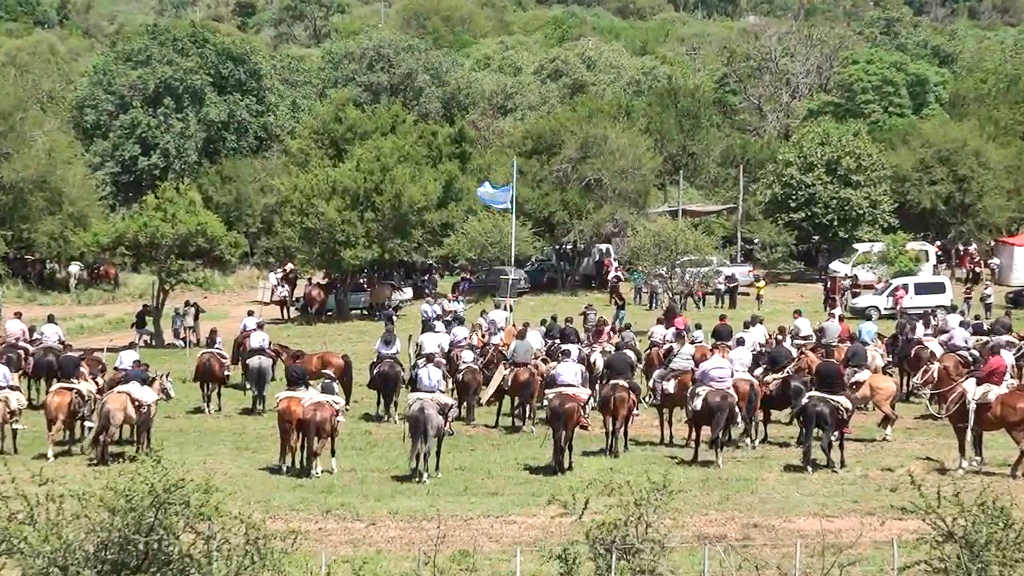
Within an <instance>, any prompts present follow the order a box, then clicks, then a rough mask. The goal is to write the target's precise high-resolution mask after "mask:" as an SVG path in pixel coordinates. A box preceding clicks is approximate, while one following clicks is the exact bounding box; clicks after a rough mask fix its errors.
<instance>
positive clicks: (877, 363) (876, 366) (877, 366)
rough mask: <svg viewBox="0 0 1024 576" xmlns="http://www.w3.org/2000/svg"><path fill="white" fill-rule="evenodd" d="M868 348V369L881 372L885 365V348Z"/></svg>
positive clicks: (876, 372) (877, 372)
mask: <svg viewBox="0 0 1024 576" xmlns="http://www.w3.org/2000/svg"><path fill="white" fill-rule="evenodd" d="M867 350H868V371H869V372H873V373H875V374H881V373H882V369H883V368H884V367H885V350H883V349H881V348H878V347H877V346H871V347H869V348H868V349H867Z"/></svg>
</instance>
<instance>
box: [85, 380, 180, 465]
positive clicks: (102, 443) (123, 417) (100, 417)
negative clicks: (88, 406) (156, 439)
mask: <svg viewBox="0 0 1024 576" xmlns="http://www.w3.org/2000/svg"><path fill="white" fill-rule="evenodd" d="M149 387H150V388H151V389H152V390H153V391H154V392H156V394H157V397H158V398H160V399H164V400H172V399H173V398H174V385H173V383H172V382H171V374H170V372H168V373H166V374H157V375H156V376H154V377H153V382H152V383H151V384H150V386H149ZM156 409H157V404H153V405H152V406H149V407H148V409H147V410H145V411H141V412H140V411H138V410H136V408H135V403H134V402H133V401H132V398H131V397H130V396H129V395H128V394H127V393H124V392H113V393H110V394H107V395H106V396H104V397H103V399H102V400H100V405H99V408H97V410H96V428H95V429H94V430H93V431H92V438H91V440H90V442H89V445H90V447H91V449H92V450H94V451H95V452H96V463H97V464H101V465H106V464H109V463H110V444H111V443H112V442H113V440H114V430H117V429H120V427H121V425H122V424H128V425H129V426H132V427H134V428H135V453H136V454H138V453H139V452H140V451H142V449H143V448H145V449H146V451H147V452H148V451H150V450H151V449H152V434H151V433H152V428H153V421H154V420H155V419H156Z"/></svg>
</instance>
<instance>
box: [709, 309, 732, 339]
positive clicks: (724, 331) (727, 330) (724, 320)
mask: <svg viewBox="0 0 1024 576" xmlns="http://www.w3.org/2000/svg"><path fill="white" fill-rule="evenodd" d="M711 340H712V341H713V342H716V343H717V342H725V343H730V342H732V326H729V317H728V316H726V315H725V314H719V315H718V324H715V327H714V328H712V329H711Z"/></svg>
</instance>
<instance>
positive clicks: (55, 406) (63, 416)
mask: <svg viewBox="0 0 1024 576" xmlns="http://www.w3.org/2000/svg"><path fill="white" fill-rule="evenodd" d="M56 386H57V385H55V386H54V388H52V389H51V390H50V392H49V393H48V394H47V395H46V400H44V401H43V414H44V416H45V417H46V444H47V450H46V461H47V462H53V460H54V457H53V446H54V444H56V443H57V435H58V434H60V433H61V432H64V434H65V435H70V439H69V440H68V443H67V445H66V446H67V450H66V452H67V453H68V454H71V447H72V446H73V445H74V444H75V442H76V439H75V428H76V426H75V424H76V423H78V420H79V418H80V417H81V416H82V413H83V411H84V410H85V408H86V406H85V402H86V400H85V399H84V398H82V397H81V396H80V395H79V394H78V393H77V392H75V391H74V390H70V389H68V388H57V387H56ZM82 437H83V438H84V437H85V423H84V422H82ZM82 450H83V451H84V450H85V446H82Z"/></svg>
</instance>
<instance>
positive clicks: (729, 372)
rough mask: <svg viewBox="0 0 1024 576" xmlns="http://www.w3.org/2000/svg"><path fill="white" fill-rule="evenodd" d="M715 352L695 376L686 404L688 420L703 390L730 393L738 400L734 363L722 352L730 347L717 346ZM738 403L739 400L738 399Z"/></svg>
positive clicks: (737, 408) (702, 364)
mask: <svg viewBox="0 0 1024 576" xmlns="http://www.w3.org/2000/svg"><path fill="white" fill-rule="evenodd" d="M714 346H715V350H714V352H715V353H713V354H711V357H709V358H708V359H707V360H705V361H703V362H701V363H700V366H699V367H698V368H697V372H696V373H695V374H694V375H693V385H692V386H690V396H689V399H688V401H687V403H686V415H687V418H692V416H693V411H694V400H696V398H697V396H698V395H699V392H698V391H699V390H700V389H701V388H708V389H710V390H719V391H722V392H729V393H730V394H732V396H733V398H736V392H734V391H733V389H732V379H733V375H734V373H733V369H732V363H731V362H729V360H728V358H726V357H725V356H723V355H722V354H721V353H720V351H722V350H727V349H728V345H727V344H724V343H718V344H715V345H714ZM737 402H738V399H737ZM736 415H737V418H738V417H739V405H737V406H736Z"/></svg>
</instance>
